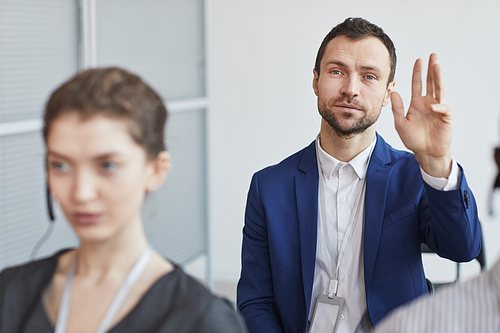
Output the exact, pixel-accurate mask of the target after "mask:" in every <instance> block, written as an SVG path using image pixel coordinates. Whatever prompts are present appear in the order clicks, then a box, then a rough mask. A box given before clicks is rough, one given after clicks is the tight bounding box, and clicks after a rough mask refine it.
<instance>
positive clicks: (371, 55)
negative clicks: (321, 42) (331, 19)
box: [321, 35, 391, 75]
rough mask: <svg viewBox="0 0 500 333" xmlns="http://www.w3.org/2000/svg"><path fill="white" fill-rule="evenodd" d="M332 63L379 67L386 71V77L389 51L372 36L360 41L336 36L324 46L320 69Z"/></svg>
mask: <svg viewBox="0 0 500 333" xmlns="http://www.w3.org/2000/svg"><path fill="white" fill-rule="evenodd" d="M332 61H338V62H343V63H345V64H346V65H349V64H352V63H355V64H356V66H361V67H379V68H380V69H381V70H384V71H387V75H389V72H390V69H391V58H390V55H389V51H388V50H387V48H386V46H385V45H384V43H382V41H381V40H380V39H379V38H377V37H373V36H369V37H365V38H360V39H351V38H349V37H347V36H345V35H339V36H336V37H335V38H333V39H332V40H331V41H330V42H329V43H328V45H327V46H326V49H325V53H324V55H323V59H321V64H322V66H321V67H324V66H325V65H327V64H329V63H332Z"/></svg>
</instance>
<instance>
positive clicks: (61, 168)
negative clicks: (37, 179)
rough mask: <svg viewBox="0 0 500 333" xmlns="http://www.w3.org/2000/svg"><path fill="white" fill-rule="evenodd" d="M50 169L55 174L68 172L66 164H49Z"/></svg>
mask: <svg viewBox="0 0 500 333" xmlns="http://www.w3.org/2000/svg"><path fill="white" fill-rule="evenodd" d="M49 165H50V168H51V169H54V170H55V171H57V172H67V171H69V165H68V163H63V162H50V164H49Z"/></svg>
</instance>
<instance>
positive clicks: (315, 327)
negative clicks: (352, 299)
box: [309, 294, 344, 333]
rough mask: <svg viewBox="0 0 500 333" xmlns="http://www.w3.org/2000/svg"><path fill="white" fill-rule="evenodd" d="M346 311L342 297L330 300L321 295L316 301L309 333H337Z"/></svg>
mask: <svg viewBox="0 0 500 333" xmlns="http://www.w3.org/2000/svg"><path fill="white" fill-rule="evenodd" d="M343 310H344V299H343V298H342V297H337V296H335V297H333V298H328V296H327V295H326V294H321V295H319V296H318V299H317V300H316V306H315V307H314V313H313V317H312V321H311V326H310V329H309V333H335V332H336V331H337V327H338V326H339V321H340V316H341V315H342V311H343Z"/></svg>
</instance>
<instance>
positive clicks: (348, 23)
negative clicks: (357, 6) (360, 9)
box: [314, 17, 396, 84]
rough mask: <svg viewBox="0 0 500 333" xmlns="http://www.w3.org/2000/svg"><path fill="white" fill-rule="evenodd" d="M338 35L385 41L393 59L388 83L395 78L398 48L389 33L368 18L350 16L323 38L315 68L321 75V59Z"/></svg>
mask: <svg viewBox="0 0 500 333" xmlns="http://www.w3.org/2000/svg"><path fill="white" fill-rule="evenodd" d="M338 35H344V36H346V37H348V38H350V39H363V38H366V37H377V38H378V39H380V40H381V41H382V43H384V45H385V47H386V48H387V51H389V57H390V59H391V73H390V74H389V81H387V84H389V83H390V82H392V81H393V80H394V76H395V74H396V48H395V47H394V43H393V42H392V40H391V39H390V38H389V36H387V34H386V33H385V32H384V30H382V28H380V27H379V26H377V25H375V24H373V23H370V22H368V21H367V20H365V19H363V18H360V17H349V18H347V19H346V20H345V21H344V22H342V23H340V24H339V25H337V26H335V27H334V28H333V29H332V30H331V31H330V32H329V33H328V34H327V35H326V36H325V38H324V39H323V42H322V43H321V46H320V47H319V50H318V55H317V56H316V63H315V65H314V69H315V70H316V73H318V75H319V70H320V65H321V59H322V58H323V54H324V53H325V50H326V46H327V45H328V43H329V42H330V41H331V40H332V39H334V38H335V37H337V36H338Z"/></svg>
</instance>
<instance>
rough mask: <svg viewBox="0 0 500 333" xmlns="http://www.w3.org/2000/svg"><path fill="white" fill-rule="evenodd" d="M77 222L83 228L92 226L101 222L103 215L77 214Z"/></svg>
mask: <svg viewBox="0 0 500 333" xmlns="http://www.w3.org/2000/svg"><path fill="white" fill-rule="evenodd" d="M73 216H74V218H75V222H76V223H77V224H79V225H82V226H92V225H95V224H97V223H98V222H99V220H100V219H101V217H102V214H99V213H75V214H74V215H73Z"/></svg>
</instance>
